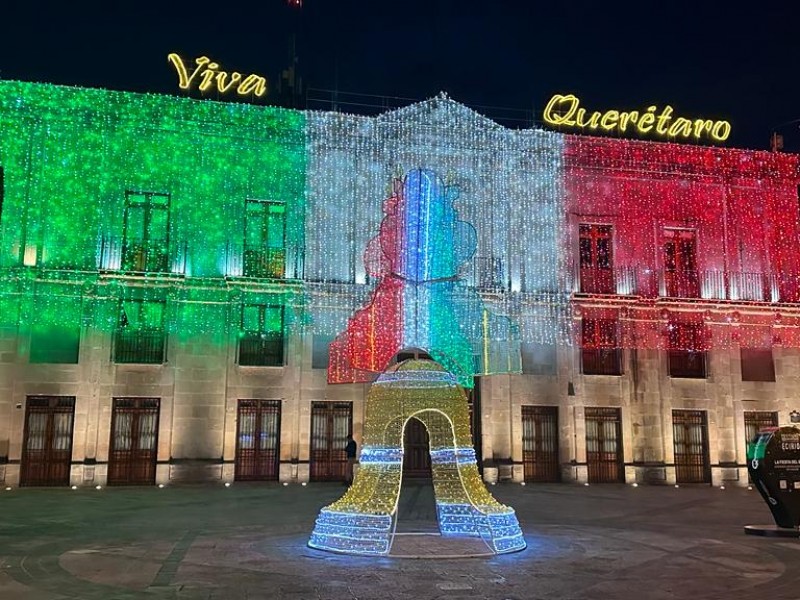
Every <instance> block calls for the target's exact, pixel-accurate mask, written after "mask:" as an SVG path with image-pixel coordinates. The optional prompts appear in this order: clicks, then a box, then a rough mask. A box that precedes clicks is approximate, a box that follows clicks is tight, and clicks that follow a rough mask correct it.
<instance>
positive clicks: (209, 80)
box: [167, 52, 577, 101]
mask: <svg viewBox="0 0 800 600" xmlns="http://www.w3.org/2000/svg"><path fill="white" fill-rule="evenodd" d="M167 60H168V61H169V62H170V63H172V65H173V66H174V67H175V70H176V71H177V73H178V87H179V88H180V89H182V90H189V89H191V88H192V84H193V83H195V78H196V77H197V75H198V74H199V75H200V78H199V83H197V89H198V90H200V91H201V92H207V91H209V90H210V91H213V90H214V89H215V88H216V90H217V92H219V93H220V94H225V93H227V92H230V91H231V90H236V93H237V94H238V95H240V96H247V95H249V94H254V95H255V96H259V97H260V96H263V95H264V94H266V93H267V79H266V77H262V76H261V75H255V74H252V75H248V76H247V77H245V78H244V79H242V74H241V73H237V72H236V71H233V72H232V73H228V72H227V71H222V70H221V69H220V66H219V63H215V62H212V60H211V59H210V58H208V57H207V56H201V57H200V58H196V59H195V61H194V62H195V64H196V65H197V66H196V67H195V69H194V71H192V73H191V75H190V74H189V72H188V70H187V69H186V65H185V64H184V62H183V59H182V58H181V57H180V56H178V55H177V54H175V53H174V52H172V53H170V54H168V55H167ZM575 100H576V101H577V98H576V99H575Z"/></svg>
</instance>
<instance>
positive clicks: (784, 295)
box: [575, 267, 797, 302]
mask: <svg viewBox="0 0 800 600" xmlns="http://www.w3.org/2000/svg"><path fill="white" fill-rule="evenodd" d="M575 279H576V282H575V284H576V285H575V289H576V290H578V293H582V294H616V295H620V296H628V295H632V296H642V297H645V298H657V297H661V298H703V299H706V300H739V301H747V302H793V301H796V300H793V298H794V297H795V296H796V295H797V294H796V288H797V282H796V281H795V278H794V277H793V276H791V275H788V274H786V275H784V276H783V277H782V280H780V281H779V279H778V277H777V276H776V275H774V274H772V273H752V272H728V273H725V272H724V271H683V272H680V273H677V272H675V271H666V270H653V269H648V268H637V267H618V268H615V269H597V268H581V269H579V270H578V272H577V273H576V277H575Z"/></svg>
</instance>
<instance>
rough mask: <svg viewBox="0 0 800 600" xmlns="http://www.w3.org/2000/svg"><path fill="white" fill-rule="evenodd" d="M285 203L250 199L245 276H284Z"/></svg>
mask: <svg viewBox="0 0 800 600" xmlns="http://www.w3.org/2000/svg"><path fill="white" fill-rule="evenodd" d="M285 238H286V205H285V204H284V203H283V202H265V201H261V200H248V201H247V204H246V209H245V232H244V276H245V277H264V278H278V277H283V275H284V267H285V263H286V250H285V244H286V239H285Z"/></svg>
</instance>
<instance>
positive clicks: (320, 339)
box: [311, 334, 335, 369]
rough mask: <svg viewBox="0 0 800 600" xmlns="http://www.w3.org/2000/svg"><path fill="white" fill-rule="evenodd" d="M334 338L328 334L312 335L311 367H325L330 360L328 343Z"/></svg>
mask: <svg viewBox="0 0 800 600" xmlns="http://www.w3.org/2000/svg"><path fill="white" fill-rule="evenodd" d="M334 339H335V338H334V337H332V336H329V335H316V334H315V335H314V340H313V349H312V353H311V368H312V369H327V368H328V361H329V360H330V345H331V342H332V341H333V340H334Z"/></svg>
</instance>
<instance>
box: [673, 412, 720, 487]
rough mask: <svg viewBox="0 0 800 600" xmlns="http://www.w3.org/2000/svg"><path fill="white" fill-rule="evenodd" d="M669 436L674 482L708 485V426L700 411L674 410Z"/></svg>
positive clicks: (709, 470)
mask: <svg viewBox="0 0 800 600" xmlns="http://www.w3.org/2000/svg"><path fill="white" fill-rule="evenodd" d="M672 437H673V446H674V449H675V481H676V482H677V483H711V466H710V461H709V458H708V425H707V422H706V412H705V411H703V410H673V411H672Z"/></svg>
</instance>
